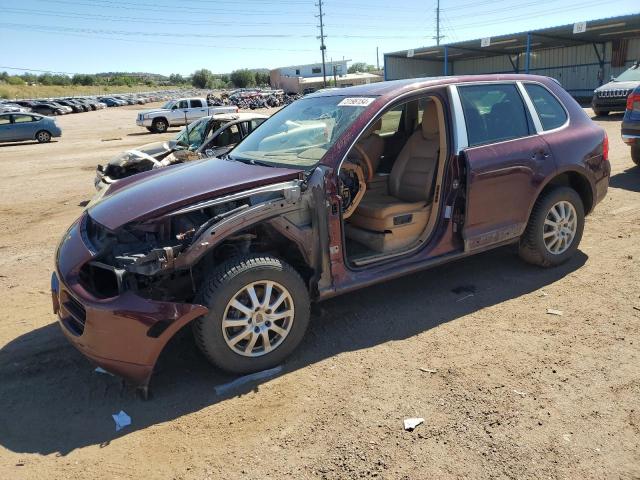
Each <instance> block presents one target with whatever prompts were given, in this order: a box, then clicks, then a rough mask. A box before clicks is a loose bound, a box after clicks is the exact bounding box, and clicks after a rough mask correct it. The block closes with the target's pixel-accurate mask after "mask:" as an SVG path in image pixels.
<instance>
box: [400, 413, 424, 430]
mask: <svg viewBox="0 0 640 480" xmlns="http://www.w3.org/2000/svg"><path fill="white" fill-rule="evenodd" d="M421 423H424V418H419V417H414V418H405V419H404V429H405V430H406V431H407V432H412V431H413V429H414V428H416V427H417V426H418V425H420V424H421Z"/></svg>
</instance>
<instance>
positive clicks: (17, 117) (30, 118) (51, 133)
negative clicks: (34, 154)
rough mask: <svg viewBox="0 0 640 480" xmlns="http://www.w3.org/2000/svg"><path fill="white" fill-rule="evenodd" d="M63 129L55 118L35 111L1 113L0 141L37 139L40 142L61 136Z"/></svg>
mask: <svg viewBox="0 0 640 480" xmlns="http://www.w3.org/2000/svg"><path fill="white" fill-rule="evenodd" d="M61 135H62V130H61V129H60V127H59V126H58V125H57V124H56V121H55V120H54V119H53V118H49V117H45V116H42V115H38V114H35V113H0V142H20V141H23V140H37V141H38V142H40V143H47V142H49V141H51V137H59V136H61Z"/></svg>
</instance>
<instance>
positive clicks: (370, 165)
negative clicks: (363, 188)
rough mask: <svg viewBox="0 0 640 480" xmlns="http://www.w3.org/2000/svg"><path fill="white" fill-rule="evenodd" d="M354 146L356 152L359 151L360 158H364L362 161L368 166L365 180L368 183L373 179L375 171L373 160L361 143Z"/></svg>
mask: <svg viewBox="0 0 640 480" xmlns="http://www.w3.org/2000/svg"><path fill="white" fill-rule="evenodd" d="M353 147H354V148H355V149H356V152H358V154H359V155H360V158H361V159H362V163H364V166H365V167H366V168H365V169H366V173H365V180H366V182H367V183H369V182H370V181H371V180H372V179H373V174H374V173H375V172H374V171H373V162H371V158H370V157H369V155H367V152H365V151H364V149H363V148H362V147H361V146H360V145H358V144H357V143H356V144H354V145H353Z"/></svg>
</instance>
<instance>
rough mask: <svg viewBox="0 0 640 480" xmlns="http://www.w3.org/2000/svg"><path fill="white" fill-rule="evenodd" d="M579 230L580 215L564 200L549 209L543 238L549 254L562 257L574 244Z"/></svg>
mask: <svg viewBox="0 0 640 480" xmlns="http://www.w3.org/2000/svg"><path fill="white" fill-rule="evenodd" d="M577 229H578V215H577V213H576V209H575V207H574V206H573V205H572V204H571V203H570V202H567V201H566V200H562V201H560V202H558V203H556V204H555V205H553V206H552V207H551V209H549V212H548V213H547V216H546V218H545V220H544V229H543V232H542V237H543V239H544V245H545V247H546V248H547V251H548V252H549V253H552V254H553V255H561V254H562V253H564V252H566V251H567V249H568V248H569V247H570V246H571V244H572V243H573V239H574V238H575V236H576V231H577Z"/></svg>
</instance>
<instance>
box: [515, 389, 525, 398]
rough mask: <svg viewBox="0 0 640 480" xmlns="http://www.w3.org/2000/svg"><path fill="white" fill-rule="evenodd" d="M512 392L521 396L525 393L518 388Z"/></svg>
mask: <svg viewBox="0 0 640 480" xmlns="http://www.w3.org/2000/svg"><path fill="white" fill-rule="evenodd" d="M513 393H515V394H517V395H520V396H521V397H524V396H525V395H526V394H527V392H521V391H519V390H514V391H513Z"/></svg>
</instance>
